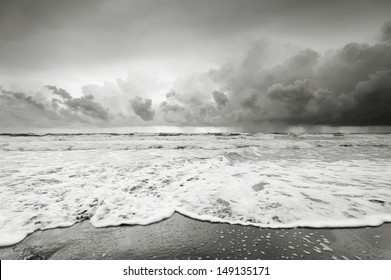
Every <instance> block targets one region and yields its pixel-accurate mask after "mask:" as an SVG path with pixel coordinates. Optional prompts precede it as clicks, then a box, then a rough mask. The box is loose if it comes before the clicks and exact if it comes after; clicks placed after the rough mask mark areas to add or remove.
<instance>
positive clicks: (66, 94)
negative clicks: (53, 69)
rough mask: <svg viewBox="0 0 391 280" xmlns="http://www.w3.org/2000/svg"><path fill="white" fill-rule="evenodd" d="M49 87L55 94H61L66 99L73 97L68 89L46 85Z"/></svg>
mask: <svg viewBox="0 0 391 280" xmlns="http://www.w3.org/2000/svg"><path fill="white" fill-rule="evenodd" d="M46 87H47V88H48V89H50V90H51V91H52V92H53V93H54V94H57V95H59V96H61V97H62V98H64V99H65V100H71V99H72V95H70V94H69V93H68V92H67V91H66V90H64V89H62V88H57V87H56V86H50V85H48V86H46Z"/></svg>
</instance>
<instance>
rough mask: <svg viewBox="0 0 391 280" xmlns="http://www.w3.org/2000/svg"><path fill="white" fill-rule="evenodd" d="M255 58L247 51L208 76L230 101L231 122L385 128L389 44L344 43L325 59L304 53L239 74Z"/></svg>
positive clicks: (389, 93) (390, 63) (390, 60)
mask: <svg viewBox="0 0 391 280" xmlns="http://www.w3.org/2000/svg"><path fill="white" fill-rule="evenodd" d="M384 30H385V28H384V27H383V33H384ZM258 60H259V58H258V54H257V53H255V52H251V51H249V52H248V53H247V55H246V56H245V58H244V59H243V61H242V62H239V63H236V64H225V65H223V66H221V67H220V68H218V69H215V70H211V71H210V72H209V75H210V77H211V79H212V80H214V81H215V82H216V83H217V84H218V86H219V87H220V89H221V90H220V91H221V92H224V94H225V95H226V96H227V98H228V99H229V101H230V102H229V110H230V111H231V112H233V113H232V114H225V117H228V118H231V121H232V122H236V123H245V122H252V123H261V122H274V121H278V122H285V123H287V124H326V125H391V118H390V112H391V107H390V106H389V104H391V103H390V96H391V89H390V83H391V79H390V71H391V45H389V44H384V43H382V44H374V45H368V44H358V43H350V44H347V45H345V46H344V47H342V48H340V49H336V50H331V51H328V52H327V53H326V54H325V55H320V54H319V53H317V52H315V51H313V50H310V49H306V50H303V51H301V52H299V53H298V54H297V55H294V56H293V57H292V58H290V59H288V60H286V61H285V62H283V63H281V64H280V65H278V66H275V67H272V68H270V69H264V68H262V66H261V65H258V66H256V67H254V64H253V65H252V66H251V67H250V69H251V71H247V72H246V71H243V65H246V61H258ZM255 65H256V64H255ZM244 73H245V74H244ZM386 104H388V105H386Z"/></svg>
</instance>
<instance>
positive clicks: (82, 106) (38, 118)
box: [0, 86, 111, 126]
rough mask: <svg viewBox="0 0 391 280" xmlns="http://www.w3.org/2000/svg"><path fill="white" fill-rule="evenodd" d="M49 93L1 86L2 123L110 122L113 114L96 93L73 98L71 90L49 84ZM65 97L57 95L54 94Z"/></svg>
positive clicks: (25, 124)
mask: <svg viewBox="0 0 391 280" xmlns="http://www.w3.org/2000/svg"><path fill="white" fill-rule="evenodd" d="M46 88H47V89H49V90H50V92H49V95H48V94H47V93H46V94H45V93H44V92H39V93H37V94H35V95H28V94H26V93H23V92H14V91H7V90H4V89H1V91H0V108H1V114H0V120H1V126H10V125H15V126H53V125H66V124H72V123H74V122H76V123H100V122H107V121H109V120H110V119H111V116H110V114H109V112H108V110H107V109H106V108H104V107H103V106H102V105H101V104H99V103H97V102H95V101H94V98H93V96H91V95H88V96H82V97H78V98H73V97H72V96H71V95H70V94H69V93H68V92H67V91H65V90H64V89H61V88H57V87H55V86H47V87H46ZM53 95H56V96H60V97H61V98H60V99H58V98H53V97H52V96H53Z"/></svg>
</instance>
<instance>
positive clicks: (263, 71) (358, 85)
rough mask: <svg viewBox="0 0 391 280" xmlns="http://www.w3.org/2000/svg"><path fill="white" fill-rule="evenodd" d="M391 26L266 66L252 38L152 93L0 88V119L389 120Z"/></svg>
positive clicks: (41, 122)
mask: <svg viewBox="0 0 391 280" xmlns="http://www.w3.org/2000/svg"><path fill="white" fill-rule="evenodd" d="M390 30H391V21H388V22H386V23H385V24H384V25H383V27H382V28H381V31H380V36H379V37H378V38H379V42H378V43H376V44H372V45H369V44H359V43H349V44H347V45H345V46H343V47H342V48H339V49H334V50H329V51H327V52H326V53H325V54H320V53H318V52H316V51H314V50H311V49H304V50H302V51H300V52H298V53H297V54H296V55H294V56H292V57H290V58H289V59H287V60H285V61H284V62H282V63H280V64H279V65H275V66H273V67H269V68H265V67H264V66H263V63H262V59H263V57H264V56H262V55H261V53H262V52H263V51H264V45H263V44H262V43H260V42H253V43H252V44H251V45H250V47H249V48H248V51H247V52H245V53H244V55H243V59H241V60H239V61H237V60H236V61H235V62H227V63H224V64H222V65H221V66H220V67H216V68H215V69H211V70H207V71H206V72H205V73H203V74H199V75H193V76H188V77H185V78H182V79H178V80H177V81H176V82H175V83H174V84H173V85H172V86H173V89H172V90H170V91H169V92H167V93H166V94H165V96H160V97H159V98H156V99H154V98H152V97H151V98H149V97H147V96H148V93H146V94H145V95H141V94H144V93H145V92H144V91H143V90H140V89H137V87H135V86H134V85H132V84H131V83H130V82H129V81H124V80H118V81H117V84H116V85H113V84H107V83H106V84H104V85H103V86H98V85H87V86H85V87H83V93H84V94H83V95H82V96H80V97H73V96H72V94H70V93H69V92H67V91H66V90H64V89H61V88H58V87H56V86H46V87H45V88H43V89H42V90H41V91H39V92H34V93H24V92H15V91H11V90H5V89H1V91H0V126H2V127H7V126H27V127H29V126H57V125H68V124H80V123H84V124H93V125H100V124H104V125H107V126H116V125H119V124H121V125H136V124H154V125H156V124H174V125H193V126H202V125H212V126H227V125H230V126H241V125H246V124H249V123H250V124H261V123H265V122H266V123H273V122H275V123H285V124H288V125H290V124H295V125H301V124H305V125H307V124H308V125H354V126H360V125H391V106H390V105H391V31H390ZM146 88H148V87H146ZM149 88H151V89H152V88H153V89H155V87H154V86H151V85H149ZM110 100H111V101H110Z"/></svg>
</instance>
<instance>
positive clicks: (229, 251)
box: [0, 214, 391, 260]
mask: <svg viewBox="0 0 391 280" xmlns="http://www.w3.org/2000/svg"><path fill="white" fill-rule="evenodd" d="M0 259H2V260H5V259H267V260H274V259H299V260H300V259H326V260H329V259H388V260H390V259H391V223H388V224H383V225H382V226H379V227H366V228H343V229H311V228H295V229H265V228H257V227H252V226H241V225H230V224H221V223H210V222H203V221H198V220H194V219H190V218H187V217H185V216H183V215H180V214H174V215H173V216H172V217H171V218H169V219H166V220H164V221H161V222H158V223H155V224H151V225H147V226H139V225H136V226H119V227H108V228H94V227H93V226H91V225H90V223H89V222H88V221H84V222H81V223H78V224H75V225H73V226H72V227H69V228H57V229H50V230H44V231H37V232H34V233H32V234H30V235H29V236H27V237H26V238H25V239H24V240H23V241H22V242H20V243H18V244H16V245H12V246H8V247H3V248H0Z"/></svg>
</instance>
